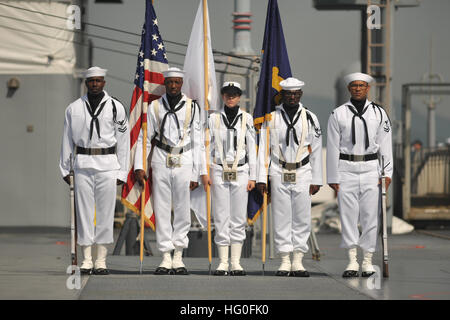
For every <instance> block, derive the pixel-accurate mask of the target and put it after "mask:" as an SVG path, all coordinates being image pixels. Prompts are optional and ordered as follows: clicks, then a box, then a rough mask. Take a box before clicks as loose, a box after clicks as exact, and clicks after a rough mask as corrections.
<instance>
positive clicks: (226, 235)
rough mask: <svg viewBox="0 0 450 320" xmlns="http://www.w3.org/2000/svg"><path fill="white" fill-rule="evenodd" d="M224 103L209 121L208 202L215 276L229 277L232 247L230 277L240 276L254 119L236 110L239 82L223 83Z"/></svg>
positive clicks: (252, 168)
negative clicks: (216, 262)
mask: <svg viewBox="0 0 450 320" xmlns="http://www.w3.org/2000/svg"><path fill="white" fill-rule="evenodd" d="M221 95H222V100H223V101H224V103H225V106H224V108H223V110H222V111H221V112H220V113H213V114H211V116H210V118H209V128H210V132H211V143H210V146H211V157H210V158H211V159H212V161H211V178H208V176H205V179H206V180H205V181H202V182H203V185H204V186H205V189H206V185H207V184H209V185H211V198H212V199H211V203H212V213H213V218H214V228H215V237H214V241H215V243H216V245H217V249H218V253H219V259H220V263H219V266H218V267H217V269H216V271H215V272H214V275H218V276H223V275H227V274H228V269H229V265H228V253H229V248H230V247H231V271H230V274H231V275H233V276H243V275H245V274H246V273H245V271H244V269H243V268H242V266H241V265H240V258H241V252H242V246H243V242H244V240H245V227H246V225H247V201H248V192H249V191H251V190H252V189H253V188H254V187H255V184H256V142H255V129H254V127H253V117H252V116H251V115H250V114H249V113H247V112H245V111H243V110H241V109H240V108H239V101H240V97H241V95H242V90H241V86H240V84H239V83H238V82H225V83H224V84H223V86H222V89H221Z"/></svg>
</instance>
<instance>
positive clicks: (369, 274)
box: [361, 271, 375, 278]
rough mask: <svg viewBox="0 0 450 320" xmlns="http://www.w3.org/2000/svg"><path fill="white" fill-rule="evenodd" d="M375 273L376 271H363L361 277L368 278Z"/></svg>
mask: <svg viewBox="0 0 450 320" xmlns="http://www.w3.org/2000/svg"><path fill="white" fill-rule="evenodd" d="M374 274H375V271H363V272H362V273H361V277H363V278H368V277H370V276H371V275H374Z"/></svg>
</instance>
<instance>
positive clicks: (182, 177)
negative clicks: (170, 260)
mask: <svg viewBox="0 0 450 320" xmlns="http://www.w3.org/2000/svg"><path fill="white" fill-rule="evenodd" d="M191 174H192V165H182V166H181V167H177V168H168V167H167V166H166V165H163V164H152V197H153V209H154V211H155V219H156V221H155V223H156V247H157V249H158V250H159V251H161V252H167V251H170V250H173V249H175V247H181V248H187V247H188V243H189V239H188V237H187V234H188V232H189V229H190V227H191V206H190V190H189V183H190V181H191V180H190V178H191ZM172 204H173V205H172ZM172 208H173V223H172V222H171V220H172V218H171V216H172V214H171V210H172Z"/></svg>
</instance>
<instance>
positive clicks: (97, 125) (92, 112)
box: [85, 93, 108, 140]
mask: <svg viewBox="0 0 450 320" xmlns="http://www.w3.org/2000/svg"><path fill="white" fill-rule="evenodd" d="M104 95H105V94H104V93H103V96H104ZM106 101H108V99H106V100H105V101H103V103H102V104H101V105H100V107H98V108H95V109H92V107H91V106H90V105H89V103H87V102H86V101H85V105H86V109H87V110H88V112H89V115H90V116H91V124H90V128H89V140H92V134H93V132H94V123H95V128H96V129H97V135H98V138H99V139H100V138H101V136H100V123H99V122H98V116H99V115H100V113H101V112H102V110H103V107H104V106H105V103H106ZM99 102H100V101H99ZM97 105H98V104H97ZM95 111H97V113H95Z"/></svg>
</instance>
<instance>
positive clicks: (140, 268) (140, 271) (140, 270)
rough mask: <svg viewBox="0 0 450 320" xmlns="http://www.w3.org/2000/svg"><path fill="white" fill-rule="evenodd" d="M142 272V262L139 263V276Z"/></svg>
mask: <svg viewBox="0 0 450 320" xmlns="http://www.w3.org/2000/svg"><path fill="white" fill-rule="evenodd" d="M142 271H143V266H142V261H141V265H140V266H139V274H142Z"/></svg>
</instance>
